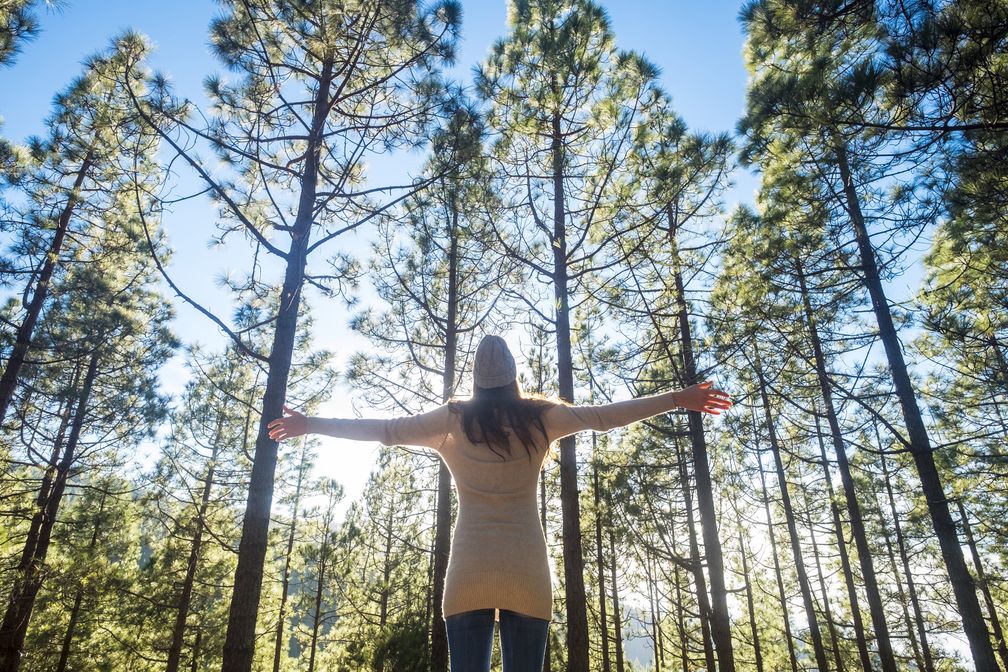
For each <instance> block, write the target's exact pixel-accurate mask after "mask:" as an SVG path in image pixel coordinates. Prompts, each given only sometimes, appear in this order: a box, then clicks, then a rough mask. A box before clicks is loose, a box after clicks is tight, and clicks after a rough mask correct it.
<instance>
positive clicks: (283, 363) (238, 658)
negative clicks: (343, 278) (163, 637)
mask: <svg viewBox="0 0 1008 672" xmlns="http://www.w3.org/2000/svg"><path fill="white" fill-rule="evenodd" d="M332 69H333V61H332V60H331V58H327V59H326V61H325V62H324V63H323V66H322V72H321V76H320V77H319V84H318V91H317V93H316V97H315V102H314V111H313V114H312V122H311V133H310V135H309V140H308V147H307V150H306V154H305V168H304V172H303V173H302V179H301V193H300V195H299V199H298V211H297V216H296V218H295V220H294V226H293V227H292V231H291V246H290V250H289V252H288V257H287V268H286V270H285V274H284V282H283V289H282V291H281V294H280V305H279V307H278V313H277V319H276V330H275V331H274V336H273V346H272V349H271V351H270V356H269V372H268V373H267V374H266V391H265V394H264V395H263V413H262V417H261V418H260V419H259V433H258V435H257V436H256V447H255V458H254V459H253V461H252V475H251V478H250V479H249V491H248V498H247V500H246V503H245V520H244V522H243V524H242V536H241V541H240V542H239V544H238V566H237V568H236V569H235V579H234V588H233V589H232V592H231V607H230V611H229V613H228V626H227V635H226V636H225V640H224V652H223V660H222V664H221V672H250V671H251V669H252V658H253V656H254V654H255V629H256V618H257V616H258V614H259V599H260V596H261V594H262V578H263V565H264V564H265V561H266V547H267V544H268V543H269V523H270V509H271V508H272V504H273V479H274V477H275V475H276V458H277V442H276V441H274V440H273V439H271V438H270V436H269V429H268V427H267V425H268V424H269V423H270V422H272V421H273V420H274V419H275V418H279V417H280V416H281V415H282V414H283V413H282V411H283V403H284V399H285V397H286V394H287V378H288V376H289V375H290V368H291V359H292V357H293V354H294V341H295V336H296V333H297V319H298V308H299V306H300V305H301V290H302V288H303V285H304V275H305V265H306V263H307V252H308V240H309V238H310V235H311V227H312V220H313V216H314V209H315V193H316V186H317V183H318V170H319V162H320V151H321V147H322V140H323V133H324V130H325V120H326V118H327V116H328V111H329V89H330V86H331V84H332V77H333V71H332Z"/></svg>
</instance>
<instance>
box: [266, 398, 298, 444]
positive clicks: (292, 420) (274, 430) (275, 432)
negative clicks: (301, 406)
mask: <svg viewBox="0 0 1008 672" xmlns="http://www.w3.org/2000/svg"><path fill="white" fill-rule="evenodd" d="M283 410H284V414H285V415H284V417H282V418H277V419H276V420H274V421H273V422H271V423H269V425H267V427H268V428H269V437H270V438H271V439H273V440H274V441H283V440H284V439H293V438H294V437H296V436H301V435H302V434H307V433H308V417H307V416H306V415H304V414H302V413H298V412H297V411H295V410H294V409H293V408H291V407H290V406H286V405H285V406H284V407H283Z"/></svg>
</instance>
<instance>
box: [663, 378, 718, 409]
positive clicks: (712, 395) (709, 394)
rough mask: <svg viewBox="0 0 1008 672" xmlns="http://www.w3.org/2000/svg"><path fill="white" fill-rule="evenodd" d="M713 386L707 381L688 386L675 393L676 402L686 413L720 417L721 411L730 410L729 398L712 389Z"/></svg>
mask: <svg viewBox="0 0 1008 672" xmlns="http://www.w3.org/2000/svg"><path fill="white" fill-rule="evenodd" d="M713 385H714V383H712V382H711V381H709V380H708V381H705V382H702V383H697V384H696V385H690V386H689V387H687V388H686V389H685V390H680V391H679V392H676V393H675V398H676V401H677V402H678V403H679V405H680V406H682V407H683V408H685V409H686V410H688V411H697V412H698V413H709V414H710V415H721V411H726V410H728V409H729V408H731V405H732V402H731V398H730V397H729V396H728V395H727V394H726V393H724V392H722V391H721V390H717V389H714V388H713V387H712V386H713Z"/></svg>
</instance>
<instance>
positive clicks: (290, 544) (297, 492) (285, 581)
mask: <svg viewBox="0 0 1008 672" xmlns="http://www.w3.org/2000/svg"><path fill="white" fill-rule="evenodd" d="M307 457H308V442H307V441H304V442H303V443H302V445H301V462H300V464H298V477H297V484H296V485H295V486H294V504H293V506H292V507H291V522H290V528H288V530H287V549H286V551H285V553H284V568H283V575H282V576H281V580H280V584H281V588H280V609H279V611H278V612H277V624H276V639H275V640H274V642H273V672H280V656H281V654H282V652H283V640H284V631H285V627H284V625H285V622H286V617H287V613H286V612H287V596H288V595H289V593H290V566H291V556H292V555H293V554H294V540H295V537H296V534H297V519H298V509H299V508H300V507H301V488H302V487H304V477H305V474H306V472H307V471H308V469H307V465H306V464H305V461H306V460H307Z"/></svg>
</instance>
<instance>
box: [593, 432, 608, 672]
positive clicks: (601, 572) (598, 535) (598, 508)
mask: <svg viewBox="0 0 1008 672" xmlns="http://www.w3.org/2000/svg"><path fill="white" fill-rule="evenodd" d="M595 441H596V439H595V436H594V435H592V448H593V449H594V448H595ZM593 452H594V451H593ZM592 497H593V499H594V502H595V565H596V567H597V568H598V600H599V625H600V628H599V629H600V631H601V637H602V672H610V669H611V663H610V661H609V621H608V619H607V617H606V594H605V560H604V559H603V556H602V504H601V500H600V498H599V475H598V463H595V464H593V465H592Z"/></svg>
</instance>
